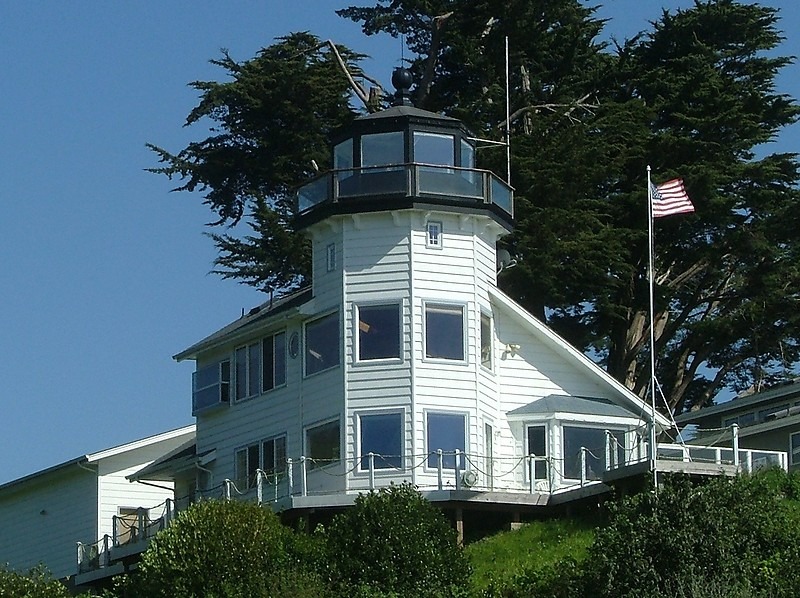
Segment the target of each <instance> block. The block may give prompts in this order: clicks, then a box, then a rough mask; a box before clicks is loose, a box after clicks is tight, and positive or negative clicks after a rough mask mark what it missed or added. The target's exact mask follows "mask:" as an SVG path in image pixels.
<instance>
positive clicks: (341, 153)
mask: <svg viewBox="0 0 800 598" xmlns="http://www.w3.org/2000/svg"><path fill="white" fill-rule="evenodd" d="M333 168H334V170H349V169H351V168H353V140H352V139H345V140H344V141H342V142H341V143H339V144H337V145H336V147H334V148H333Z"/></svg>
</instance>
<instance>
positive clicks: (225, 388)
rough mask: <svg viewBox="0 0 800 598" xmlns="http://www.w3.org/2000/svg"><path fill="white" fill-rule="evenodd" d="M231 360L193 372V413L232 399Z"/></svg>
mask: <svg viewBox="0 0 800 598" xmlns="http://www.w3.org/2000/svg"><path fill="white" fill-rule="evenodd" d="M230 381H231V362H230V361H228V360H225V361H220V362H219V363H213V364H211V365H207V366H205V367H202V368H198V370H197V371H196V372H194V373H193V374H192V415H194V414H195V413H197V412H198V411H202V410H203V409H205V408H207V407H213V406H214V405H219V404H221V403H227V402H228V401H229V400H230Z"/></svg>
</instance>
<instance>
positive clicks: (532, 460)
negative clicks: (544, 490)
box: [528, 453, 536, 494]
mask: <svg viewBox="0 0 800 598" xmlns="http://www.w3.org/2000/svg"><path fill="white" fill-rule="evenodd" d="M535 476H536V455H534V454H533V453H531V454H530V455H528V478H529V480H528V481H529V485H530V492H531V494H533V493H534V492H535V491H536V480H535V479H534V478H535Z"/></svg>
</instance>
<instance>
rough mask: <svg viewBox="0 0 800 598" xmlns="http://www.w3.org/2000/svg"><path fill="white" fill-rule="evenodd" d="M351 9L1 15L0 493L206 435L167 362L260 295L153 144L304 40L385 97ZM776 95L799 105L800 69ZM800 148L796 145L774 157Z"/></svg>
mask: <svg viewBox="0 0 800 598" xmlns="http://www.w3.org/2000/svg"><path fill="white" fill-rule="evenodd" d="M598 3H599V2H598ZM348 4H350V3H349V2H331V1H329V0H313V2H305V3H303V2H283V1H281V2H277V1H262V2H256V1H250V2H243V1H241V0H231V1H229V2H224V3H223V2H208V1H205V2H196V1H195V2H189V1H188V0H183V1H174V0H170V1H163V0H162V1H159V2H156V1H154V0H145V1H142V2H136V3H133V2H124V3H123V2H116V3H111V2H100V1H99V0H84V1H83V2H58V1H56V0H48V1H44V0H26V1H25V2H2V3H0V23H2V26H0V56H1V57H0V81H1V82H2V84H1V85H0V127H1V129H2V131H3V134H2V137H0V202H2V204H1V205H2V214H1V215H0V281H2V284H1V285H0V289H1V291H0V296H1V297H2V310H0V378H1V379H2V380H3V385H2V390H0V483H3V482H5V481H8V480H11V479H14V478H17V477H20V476H22V475H26V474H29V473H32V472H34V471H38V470H40V469H43V468H46V467H49V466H51V465H55V464H57V463H60V462H63V461H65V460H67V459H71V458H73V457H77V456H79V455H82V454H85V453H89V452H94V451H98V450H101V449H104V448H108V447H111V446H115V445H118V444H122V443H124V442H128V441H131V440H135V439H137V438H141V437H144V436H147V435H150V434H155V433H158V432H161V431H165V430H168V429H171V428H175V427H179V426H181V425H185V424H188V423H191V421H192V417H191V392H190V389H191V372H192V370H193V364H192V363H180V364H178V363H175V362H174V361H173V360H172V358H171V356H172V355H174V354H175V353H176V352H178V351H180V350H181V349H184V348H186V347H187V346H189V345H190V344H192V343H193V342H195V341H197V340H199V339H200V338H202V337H204V336H205V335H206V334H208V333H210V332H212V331H213V330H215V329H216V328H218V327H220V326H222V325H224V324H226V323H228V322H229V321H231V320H233V319H235V318H237V317H238V316H239V315H240V313H241V310H242V308H250V307H252V306H253V305H256V304H258V303H260V302H261V301H263V299H264V296H263V295H260V294H259V293H257V292H255V291H254V290H251V289H250V288H248V287H244V286H242V285H239V284H236V283H234V282H230V281H223V280H221V279H219V278H218V277H217V276H215V275H212V274H209V271H210V270H211V268H212V261H213V259H214V257H215V252H214V248H213V246H212V244H211V242H210V241H209V240H208V239H207V238H206V237H204V236H203V234H202V233H203V230H204V226H203V225H204V223H206V222H207V221H208V220H209V219H210V214H209V212H208V211H207V209H206V208H205V207H204V206H202V205H201V203H200V199H199V197H198V196H192V195H189V194H186V193H180V194H174V193H172V194H171V193H170V192H169V190H170V188H171V185H170V183H169V181H167V180H166V179H165V178H163V177H159V176H156V175H153V174H149V173H147V172H146V171H145V169H146V168H148V167H152V166H154V165H155V157H154V155H153V154H152V153H151V152H150V151H148V150H147V149H146V147H145V143H147V142H152V143H155V144H157V145H160V146H162V147H165V148H167V149H171V150H176V151H177V150H179V149H181V148H182V147H184V146H185V145H186V143H187V142H188V141H190V140H192V139H196V138H201V136H203V135H204V133H206V131H205V130H204V129H203V128H202V127H193V128H189V129H185V128H183V127H182V124H183V122H184V119H185V117H186V115H187V114H188V112H189V111H190V110H191V108H192V107H193V106H194V105H195V103H196V101H197V94H196V92H194V91H193V90H192V89H190V88H189V87H187V85H186V84H187V83H188V82H190V81H192V80H198V79H200V80H203V79H216V78H219V77H221V76H222V73H221V71H220V70H219V69H218V68H216V67H213V66H212V65H209V64H208V60H209V59H211V58H216V57H218V56H219V50H220V48H227V49H228V50H229V51H230V53H231V55H232V56H233V57H234V58H235V59H237V60H245V59H248V58H250V57H252V56H253V55H254V54H255V53H256V52H257V50H258V49H259V48H261V47H263V46H265V45H268V44H270V43H271V42H272V41H273V40H274V38H275V37H277V36H280V35H284V34H286V33H288V32H290V31H299V30H309V31H311V32H313V33H315V34H316V35H318V36H319V37H322V38H323V39H325V38H330V39H333V40H334V41H336V42H338V43H344V44H346V45H349V46H350V47H352V48H353V49H355V50H358V51H361V52H364V53H366V54H369V55H371V56H375V57H378V58H377V59H371V60H369V61H367V62H366V63H365V67H366V70H367V71H368V72H369V73H370V74H373V75H374V76H376V77H378V78H379V79H380V80H382V81H383V82H384V84H385V86H387V87H389V76H390V72H391V69H392V68H393V67H394V66H397V65H398V64H399V56H400V45H399V42H397V41H396V40H393V39H391V38H389V37H383V38H365V37H363V36H361V35H360V32H359V29H358V27H357V26H356V25H355V24H353V23H350V22H349V21H345V20H343V19H341V18H339V17H337V16H336V15H335V14H334V12H333V11H334V10H335V9H337V8H341V7H343V6H347V5H348ZM362 4H368V2H363V3H362ZM691 4H692V2H691V1H686V0H674V1H669V2H667V1H664V2H662V1H661V0H608V1H607V2H606V6H605V7H603V8H602V9H601V11H600V13H599V14H600V15H601V16H603V17H607V18H611V19H612V22H611V23H610V25H609V30H610V31H612V32H614V33H615V34H616V35H618V36H625V35H629V34H632V33H634V32H636V31H638V30H640V29H642V28H644V27H646V26H647V21H648V20H652V19H655V18H657V17H658V15H659V13H660V8H661V7H662V6H666V7H668V8H674V7H677V6H681V7H687V6H690V5H691ZM763 4H766V5H770V6H775V7H778V8H781V9H782V11H783V15H784V21H783V23H782V29H783V30H784V31H786V32H788V34H787V35H788V36H789V39H788V40H787V42H786V43H785V45H784V47H783V48H782V52H783V53H784V54H800V39H798V37H797V35H800V34H795V33H794V32H797V31H800V6H798V5H797V4H796V0H782V1H781V0H776V1H770V2H763ZM309 6H313V9H309ZM780 90H781V91H784V92H786V93H790V94H792V95H793V96H795V97H798V96H800V68H799V67H797V66H796V65H795V66H792V67H790V68H789V69H787V71H786V72H785V73H784V74H783V75H782V77H781V79H780ZM799 140H800V128H798V127H797V126H795V127H792V130H790V131H787V132H786V133H785V134H784V135H782V137H781V140H780V142H779V143H778V144H776V149H780V150H783V151H795V150H797V149H798V141H799Z"/></svg>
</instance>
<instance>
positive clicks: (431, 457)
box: [424, 409, 470, 471]
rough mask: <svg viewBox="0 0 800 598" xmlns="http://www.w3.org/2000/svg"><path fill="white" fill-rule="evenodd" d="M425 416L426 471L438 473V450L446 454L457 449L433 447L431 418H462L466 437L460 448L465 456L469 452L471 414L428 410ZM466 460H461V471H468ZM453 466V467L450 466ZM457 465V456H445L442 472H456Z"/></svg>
mask: <svg viewBox="0 0 800 598" xmlns="http://www.w3.org/2000/svg"><path fill="white" fill-rule="evenodd" d="M424 416H425V450H426V454H427V459H426V460H425V469H426V470H428V471H438V456H437V453H436V451H437V450H438V449H440V448H441V449H442V451H444V452H450V451H455V449H456V448H459V447H453V448H443V447H433V446H431V429H430V418H431V416H434V417H442V416H443V417H460V418H461V419H462V421H463V422H464V437H463V443H462V444H463V448H459V450H460V451H461V453H462V454H465V453H467V452H468V451H469V425H470V424H469V413H468V412H466V411H446V410H441V409H430V410H428V409H426V410H425V411H424ZM466 461H467V460H466V459H465V458H463V457H462V458H461V463H459V466H460V467H459V471H465V470H466V469H467V463H466ZM450 464H452V465H450ZM455 466H456V463H455V455H445V456H444V457H443V458H442V471H444V470H446V469H448V470H453V471H456V467H455Z"/></svg>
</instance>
